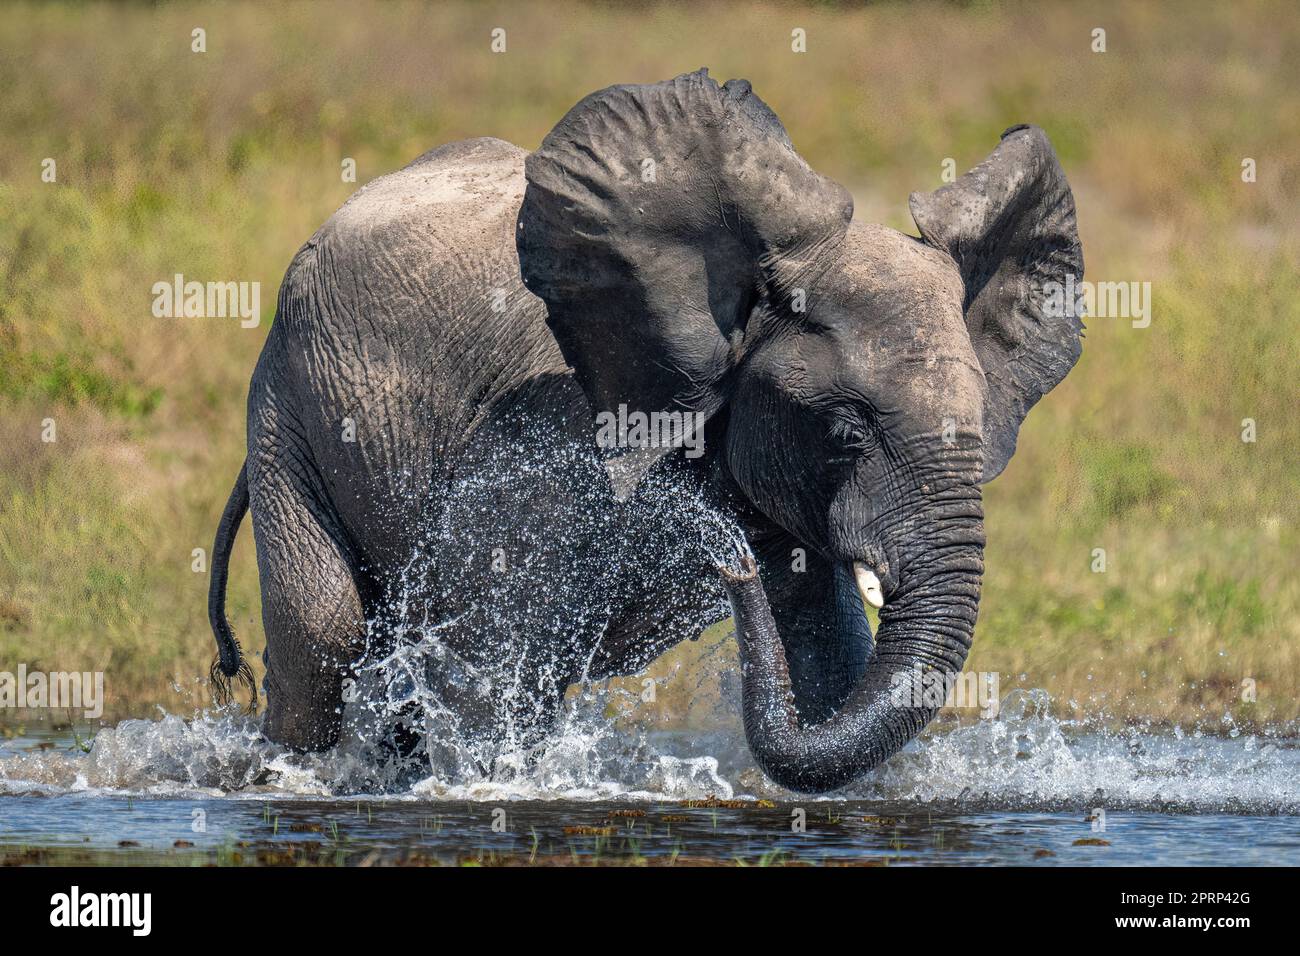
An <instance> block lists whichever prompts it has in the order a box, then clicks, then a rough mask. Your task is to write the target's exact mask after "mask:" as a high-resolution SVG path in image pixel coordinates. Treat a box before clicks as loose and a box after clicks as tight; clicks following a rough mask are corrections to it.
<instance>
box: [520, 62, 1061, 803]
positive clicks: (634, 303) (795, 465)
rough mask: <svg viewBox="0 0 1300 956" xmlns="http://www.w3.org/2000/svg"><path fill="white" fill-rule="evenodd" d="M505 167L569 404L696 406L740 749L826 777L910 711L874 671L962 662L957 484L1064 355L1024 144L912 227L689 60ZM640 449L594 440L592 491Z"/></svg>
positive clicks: (962, 516) (1036, 143)
mask: <svg viewBox="0 0 1300 956" xmlns="http://www.w3.org/2000/svg"><path fill="white" fill-rule="evenodd" d="M527 174H528V187H527V192H526V194H525V197H524V202H523V207H522V209H521V211H520V216H519V233H518V248H519V254H520V260H521V263H522V268H523V275H524V281H525V283H526V285H527V286H528V288H529V289H530V290H532V291H533V292H534V293H536V294H537V295H539V296H540V297H541V298H542V299H544V300H545V302H546V304H547V307H548V312H549V322H550V325H551V328H552V330H553V331H554V334H555V337H556V339H557V341H558V342H559V344H560V347H561V349H562V350H563V352H564V355H565V358H566V359H567V361H568V362H569V363H570V364H571V365H572V366H573V368H574V370H575V373H576V375H577V378H578V381H579V382H580V383H581V385H582V387H583V389H584V390H585V391H586V394H587V397H588V399H589V402H590V404H591V406H592V409H593V411H594V412H596V413H597V414H599V413H600V412H601V411H612V410H615V409H617V408H618V407H619V406H620V405H626V406H627V408H628V409H633V410H641V411H645V412H652V411H659V410H686V411H691V412H698V413H700V414H701V415H702V416H703V417H704V418H705V419H706V420H707V421H708V422H709V430H708V434H709V436H710V441H711V446H710V447H709V448H707V449H706V451H707V453H708V454H709V455H710V456H712V457H713V458H714V460H716V462H717V463H718V466H719V468H720V469H721V470H722V472H723V473H724V474H725V476H726V478H727V480H728V482H729V483H730V484H731V486H733V487H734V488H735V489H738V496H739V498H740V500H741V506H742V510H743V511H744V512H746V514H747V522H748V526H749V527H750V529H751V531H752V534H753V540H754V541H755V551H756V553H757V554H758V556H759V563H760V566H761V570H762V578H761V579H760V578H759V577H758V576H757V574H755V573H753V571H752V570H750V569H746V570H744V571H742V573H741V574H739V575H736V574H730V575H724V579H725V583H726V585H727V587H728V591H729V593H730V596H731V599H732V604H733V607H734V609H735V611H736V617H737V633H738V635H739V637H740V643H741V653H742V663H743V665H744V678H743V684H744V695H745V726H746V733H747V736H748V738H749V743H750V746H751V748H752V750H753V751H754V754H755V756H756V758H757V759H758V761H759V763H760V765H761V766H762V767H763V769H764V770H765V771H766V772H767V773H768V774H769V775H770V776H771V777H772V778H773V779H775V780H777V781H778V782H780V783H782V784H785V785H787V786H790V787H792V788H795V789H801V790H824V789H830V788H833V787H836V786H840V785H842V784H844V783H847V782H848V781H850V780H852V779H853V778H855V777H856V776H858V775H860V774H861V773H863V772H864V771H866V770H868V769H870V768H871V767H873V766H875V765H876V764H878V763H879V762H880V761H882V760H884V759H885V758H887V757H889V756H890V755H891V754H893V753H895V752H896V751H897V750H899V749H900V748H901V747H902V746H903V745H904V744H906V743H907V742H908V741H909V740H910V739H912V738H913V737H914V736H915V735H916V734H917V733H919V732H920V730H921V729H922V728H923V727H924V726H925V724H926V723H927V722H928V721H929V720H930V719H931V717H933V715H934V712H935V710H936V708H935V707H934V706H933V704H923V705H921V706H914V705H913V703H912V701H911V700H910V698H909V699H907V700H901V699H900V695H899V694H897V693H896V688H897V686H898V685H897V680H896V677H895V675H896V674H897V673H898V672H906V673H909V674H910V673H912V672H914V671H915V669H917V668H922V669H925V670H932V669H938V670H940V671H942V672H945V673H949V674H953V673H956V672H957V671H959V670H960V669H961V667H962V665H963V664H964V662H965V659H966V655H967V652H968V649H969V647H970V642H971V636H972V633H973V629H974V624H975V616H976V610H977V608H978V603H979V591H980V579H981V575H982V572H983V544H984V530H983V511H982V506H981V498H980V484H981V483H982V482H985V481H988V480H990V479H991V478H993V477H994V476H996V475H997V474H998V473H999V472H1000V471H1001V470H1002V469H1003V468H1004V467H1005V465H1006V463H1007V460H1008V459H1009V458H1010V456H1011V454H1012V452H1013V451H1014V449H1015V445H1016V434H1017V431H1018V430H1019V427H1020V424H1021V422H1022V421H1023V420H1024V417H1025V415H1026V413H1027V412H1028V411H1029V409H1030V407H1032V406H1033V404H1034V403H1035V402H1037V401H1038V400H1039V399H1040V398H1041V397H1042V396H1043V395H1044V394H1045V393H1046V392H1047V391H1049V390H1050V389H1051V388H1052V387H1053V386H1055V385H1056V384H1057V383H1058V382H1059V381H1060V380H1061V379H1062V378H1063V377H1064V376H1065V374H1066V372H1068V371H1069V369H1070V368H1071V366H1073V364H1074V362H1075V361H1076V360H1077V358H1078V356H1079V351H1080V333H1081V328H1082V325H1081V323H1080V322H1079V320H1078V319H1077V318H1075V317H1074V316H1075V315H1077V314H1078V311H1077V310H1073V309H1064V310H1063V309H1059V308H1057V309H1050V308H1048V307H1047V301H1048V298H1049V295H1050V294H1052V286H1051V284H1052V283H1060V284H1061V285H1062V286H1065V283H1066V276H1067V275H1073V277H1074V279H1075V281H1076V282H1077V281H1078V280H1081V279H1082V272H1083V262H1082V257H1081V253H1080V248H1079V242H1078V237H1077V235H1076V230H1075V214H1074V202H1073V199H1072V197H1071V194H1070V190H1069V187H1068V185H1067V184H1066V181H1065V177H1064V175H1063V174H1062V172H1061V168H1060V166H1059V164H1058V163H1057V161H1056V157H1055V155H1054V154H1053V152H1052V148H1051V146H1050V145H1049V143H1048V141H1047V138H1046V136H1045V135H1044V134H1043V133H1042V131H1041V130H1038V129H1036V128H1033V127H1026V126H1019V127H1014V128H1012V129H1010V130H1008V131H1007V132H1006V133H1004V134H1003V137H1002V142H1001V143H1000V145H999V146H998V147H997V149H996V150H995V151H994V152H993V154H992V155H991V156H990V157H989V158H988V159H987V160H986V161H985V162H983V163H982V164H980V165H979V166H977V167H976V168H975V169H973V170H971V171H970V172H969V173H967V174H966V175H965V176H963V177H962V178H960V179H958V180H957V181H956V182H954V183H952V184H950V185H948V186H945V187H943V188H941V189H939V190H937V191H936V192H933V193H929V194H919V193H918V194H913V196H912V197H911V210H912V215H913V218H914V219H915V220H916V223H917V225H918V226H919V227H920V233H921V238H920V239H916V238H913V237H910V236H906V235H903V234H902V233H898V232H895V231H893V230H890V229H886V228H883V227H880V226H872V225H865V224H860V223H855V222H852V221H851V220H852V212H853V203H852V200H851V198H850V197H849V195H848V193H847V192H846V191H845V190H844V189H843V188H842V187H840V186H839V185H837V184H836V183H834V182H832V181H830V180H828V179H826V178H825V177H823V176H820V175H818V174H817V173H816V172H814V171H813V170H812V169H810V168H809V167H808V165H807V164H806V163H805V162H804V161H803V160H802V159H801V158H800V157H799V155H798V154H797V153H796V152H795V151H794V148H793V146H792V145H791V143H790V140H789V138H788V136H787V134H786V132H785V130H784V128H783V127H782V126H781V123H780V121H779V120H778V119H777V118H776V116H775V115H774V114H773V113H772V111H771V110H770V109H768V107H767V106H766V105H765V104H764V103H763V102H762V101H761V100H760V99H759V98H758V97H757V96H755V95H754V94H753V93H752V92H751V90H750V88H749V84H748V83H746V82H745V81H743V80H732V81H730V82H728V83H726V84H725V85H724V86H721V87H719V86H718V85H717V84H716V83H715V82H714V81H713V80H711V79H710V78H709V77H708V75H707V72H706V71H703V70H701V71H700V72H698V73H693V74H689V75H684V76H680V77H678V78H676V79H675V80H672V81H668V82H664V83H658V84H654V85H648V86H619V87H612V88H610V89H607V90H603V91H601V92H599V93H595V94H593V95H591V96H589V97H587V98H586V99H584V100H583V101H582V102H581V103H579V104H578V105H577V106H575V107H574V108H573V109H572V110H571V111H570V112H569V114H568V115H567V116H565V118H564V119H563V120H562V121H561V122H560V123H559V124H558V125H557V126H556V127H555V129H553V130H552V131H551V133H550V134H549V135H548V136H547V137H546V139H545V141H544V142H543V143H542V146H541V148H540V149H539V150H538V151H537V152H536V153H534V154H533V155H532V156H530V157H529V158H528V161H527ZM1057 294H1058V295H1059V293H1057ZM666 451H668V449H665V448H643V449H632V450H624V451H623V452H621V453H618V454H614V455H612V456H611V458H610V470H611V475H612V476H613V477H614V479H615V482H616V485H617V486H618V487H619V488H620V490H621V491H624V492H626V491H627V490H628V489H629V488H631V487H634V486H635V484H636V482H637V481H638V480H639V478H640V477H641V475H642V474H643V473H644V471H645V470H646V468H648V467H649V465H650V464H651V463H653V460H654V459H655V458H656V457H658V456H660V455H662V454H664V453H665V452H666ZM795 549H803V550H804V551H806V552H807V555H808V557H807V558H806V559H805V558H801V557H800V556H799V554H798V552H796V553H795V554H793V555H792V554H791V551H794V550H795ZM801 561H806V568H805V567H800V563H801ZM855 584H856V587H855ZM764 585H766V590H765V587H764ZM859 593H860V595H861V598H859ZM769 595H770V596H771V598H772V603H771V610H769ZM862 599H865V600H866V601H867V602H869V603H871V604H873V605H875V606H876V607H879V608H881V611H880V622H881V626H880V631H879V634H878V635H876V642H875V648H874V652H873V651H872V648H871V635H870V630H869V628H868V626H867V624H866V620H865V614H864V611H863V605H862ZM778 632H779V637H778ZM792 684H793V691H794V703H796V704H797V706H798V713H797V715H796V713H795V712H794V709H793V708H791V707H790V706H789V705H788V704H789V692H790V690H791V687H792Z"/></svg>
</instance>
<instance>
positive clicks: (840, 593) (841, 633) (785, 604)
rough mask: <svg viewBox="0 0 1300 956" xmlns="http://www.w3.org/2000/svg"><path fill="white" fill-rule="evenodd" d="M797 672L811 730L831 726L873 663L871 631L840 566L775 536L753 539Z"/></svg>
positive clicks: (802, 713) (799, 702)
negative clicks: (830, 721) (820, 725)
mask: <svg viewBox="0 0 1300 956" xmlns="http://www.w3.org/2000/svg"><path fill="white" fill-rule="evenodd" d="M749 539H750V545H751V547H752V548H753V551H754V555H755V557H756V558H757V559H758V569H759V574H760V577H761V579H762V582H763V586H764V587H765V588H766V589H767V593H768V595H769V599H770V601H771V605H772V616H773V618H774V619H775V621H776V624H777V628H778V633H779V634H780V636H781V642H782V644H783V646H784V648H785V655H786V661H787V662H788V665H789V669H790V689H791V691H792V692H793V693H794V699H795V707H796V709H797V710H798V712H799V721H800V723H802V724H803V725H805V726H807V725H810V724H817V723H820V722H822V721H824V720H827V719H828V718H829V717H830V716H831V715H832V714H833V713H835V711H836V710H838V709H839V708H840V706H841V705H842V704H843V703H844V701H845V700H846V699H847V698H848V696H849V693H850V692H851V691H852V690H853V688H854V687H856V686H857V684H858V682H859V680H860V679H861V678H862V675H863V674H864V673H865V672H866V669H867V661H868V659H869V658H870V657H871V652H872V638H871V625H870V623H869V622H868V621H867V616H866V612H865V609H864V608H863V605H862V597H861V595H860V594H859V592H858V588H857V584H856V583H855V582H854V580H853V576H852V574H851V573H850V572H849V571H848V569H847V567H840V566H832V564H831V563H830V562H828V561H826V560H825V559H824V558H822V557H821V556H820V555H818V554H817V553H816V552H815V551H813V550H812V549H811V548H808V547H806V546H804V545H802V544H801V543H800V542H799V541H798V540H797V539H796V538H794V537H792V536H791V535H789V534H787V533H786V532H784V531H780V530H778V529H775V528H771V527H765V528H763V530H762V531H759V532H757V533H756V532H754V531H753V530H751V531H750V534H749Z"/></svg>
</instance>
